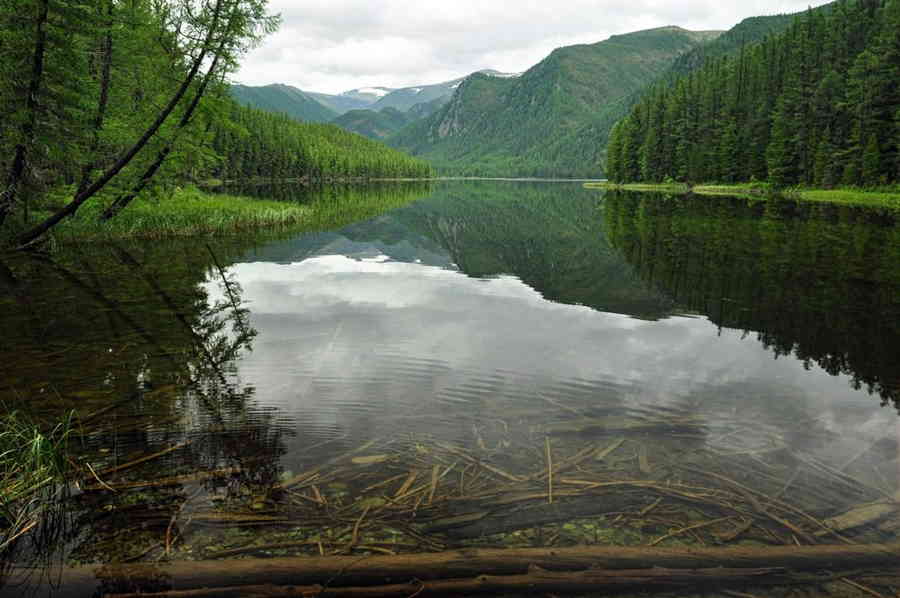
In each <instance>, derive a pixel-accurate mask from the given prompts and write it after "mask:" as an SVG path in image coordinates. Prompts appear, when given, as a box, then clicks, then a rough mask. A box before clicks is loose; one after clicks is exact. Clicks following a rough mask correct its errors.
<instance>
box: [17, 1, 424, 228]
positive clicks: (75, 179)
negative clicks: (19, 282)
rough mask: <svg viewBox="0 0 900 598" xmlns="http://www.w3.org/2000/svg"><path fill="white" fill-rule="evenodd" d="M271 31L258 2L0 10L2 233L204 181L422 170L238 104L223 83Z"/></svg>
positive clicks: (271, 20) (32, 4)
mask: <svg viewBox="0 0 900 598" xmlns="http://www.w3.org/2000/svg"><path fill="white" fill-rule="evenodd" d="M278 25H279V18H278V17H277V16H272V15H271V14H269V11H268V6H267V2H266V0H204V1H200V0H172V1H166V2H159V1H156V0H131V1H129V2H120V1H117V0H97V1H95V2H89V3H85V2H76V1H73V0H9V1H4V2H0V113H2V114H3V118H2V119H0V229H3V230H2V231H0V233H2V236H3V237H6V238H7V239H13V242H12V244H13V245H23V244H27V243H30V242H33V241H35V240H37V239H39V238H40V237H42V236H43V235H44V234H46V233H47V232H48V231H50V230H51V229H52V228H54V227H55V226H56V225H57V224H59V223H60V222H62V221H63V220H66V219H68V218H69V217H71V216H73V215H74V214H75V213H76V212H77V211H78V210H79V208H81V206H83V205H84V204H85V203H88V202H90V204H91V205H92V206H97V205H99V206H102V209H101V210H99V212H100V213H101V214H102V216H101V219H102V220H104V221H105V220H109V219H111V218H113V217H115V216H116V215H117V214H118V213H119V212H121V211H122V210H123V209H125V208H126V207H127V206H128V205H129V204H130V203H131V202H132V201H133V200H134V199H137V198H140V197H143V196H146V195H148V194H153V193H154V192H155V191H158V190H159V189H166V188H175V187H177V186H179V185H183V184H185V183H190V182H200V181H203V180H206V179H209V178H213V177H220V178H224V177H247V176H257V177H291V178H304V179H329V180H333V179H340V178H349V177H352V178H359V177H375V176H382V177H383V176H406V177H415V176H423V175H427V174H428V173H429V172H430V169H429V167H428V166H427V165H426V164H425V163H423V162H421V161H419V160H416V159H413V158H410V157H407V156H404V155H403V154H401V153H399V152H397V151H395V150H392V149H390V148H388V147H386V146H384V145H382V144H379V143H376V142H373V141H370V140H367V139H364V138H361V137H357V136H355V135H351V134H349V133H346V132H344V131H342V130H340V129H338V128H337V127H334V126H330V125H313V124H301V123H296V122H293V121H289V120H288V119H287V118H285V117H282V116H275V115H270V114H265V113H262V112H259V111H253V110H249V109H245V108H239V107H238V106H237V105H236V104H235V102H234V101H233V100H231V99H230V96H229V94H228V86H227V83H226V82H227V80H228V78H229V76H231V75H233V73H234V72H235V71H236V69H237V68H238V66H239V63H240V60H241V59H242V58H243V56H244V55H245V54H246V52H247V51H248V50H250V49H252V48H254V47H256V46H257V45H258V44H259V43H260V42H261V41H262V40H263V39H264V38H265V37H266V36H267V35H268V34H270V33H272V32H274V31H275V29H276V28H277V27H278ZM48 195H54V197H55V198H56V199H54V200H53V202H52V203H53V205H49V204H48V202H47V201H46V198H47V197H48ZM63 196H67V199H66V201H65V202H64V203H59V198H60V197H63Z"/></svg>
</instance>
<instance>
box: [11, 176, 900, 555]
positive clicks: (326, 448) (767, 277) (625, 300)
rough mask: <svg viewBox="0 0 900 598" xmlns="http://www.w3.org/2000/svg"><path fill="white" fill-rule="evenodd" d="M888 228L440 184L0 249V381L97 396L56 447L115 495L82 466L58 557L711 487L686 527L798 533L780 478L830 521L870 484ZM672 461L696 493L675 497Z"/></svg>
mask: <svg viewBox="0 0 900 598" xmlns="http://www.w3.org/2000/svg"><path fill="white" fill-rule="evenodd" d="M382 192H383V189H382ZM376 197H377V198H380V199H376V201H375V203H376V204H378V205H381V206H384V205H386V204H388V203H391V202H392V201H394V200H387V199H385V197H384V196H378V195H376ZM405 197H409V196H408V195H407V196H405ZM360 198H362V195H360ZM360 201H362V199H360ZM361 209H362V208H361ZM367 209H368V208H367ZM372 209H375V208H372ZM364 211H366V210H362V212H364ZM362 212H360V213H362ZM897 234H898V233H897V227H896V226H895V225H894V224H893V223H890V222H888V223H885V222H881V221H880V220H878V219H877V218H876V220H871V219H869V217H868V216H866V215H865V213H863V212H852V211H851V212H844V211H841V210H837V211H829V210H827V209H824V208H803V207H798V206H796V205H794V204H779V203H775V204H768V205H762V204H760V205H747V204H745V203H743V202H740V201H730V200H721V201H719V200H716V201H715V202H711V201H710V200H704V201H703V202H700V201H699V200H692V199H690V198H683V199H666V198H661V197H653V196H626V195H614V194H611V195H608V196H606V197H605V198H604V197H603V196H601V195H598V194H597V193H596V192H593V191H588V190H584V189H582V188H581V187H580V186H578V185H568V184H559V185H546V184H544V185H541V184H514V183H491V184H486V183H481V184H468V183H452V184H446V185H443V186H441V187H439V188H438V189H437V190H436V191H435V192H434V193H432V194H431V195H429V196H428V197H426V198H424V199H421V200H420V201H417V202H415V203H411V204H409V205H406V206H405V207H400V208H397V209H393V210H390V211H384V212H381V213H379V215H377V216H375V217H370V218H368V219H366V220H363V221H360V222H356V223H353V224H349V225H345V226H343V227H342V228H334V229H332V230H328V231H326V232H319V233H311V234H305V235H298V236H296V237H295V238H291V239H287V240H281V241H261V240H252V239H251V240H244V241H241V240H234V241H231V242H227V243H216V244H210V245H207V244H205V243H203V242H195V241H192V242H185V243H173V244H171V245H168V246H166V247H160V246H158V245H151V244H142V245H135V246H112V247H103V248H98V249H95V250H91V251H87V250H81V253H73V254H71V255H67V256H66V257H65V258H64V259H60V260H55V261H47V260H40V261H34V260H28V261H24V262H22V263H17V264H13V265H11V266H10V267H9V268H8V270H6V271H2V270H0V280H3V281H6V283H5V288H7V289H8V290H9V292H7V293H6V294H5V295H3V296H2V299H0V301H2V302H3V304H2V305H0V307H2V308H3V309H0V323H2V326H3V330H4V331H7V330H9V331H11V333H10V335H9V338H14V339H16V340H15V343H14V344H13V345H12V346H10V345H4V347H3V348H2V349H0V363H8V364H11V366H12V367H11V369H10V372H11V373H10V374H8V375H7V374H5V373H4V377H3V381H2V388H0V393H2V398H3V400H5V401H18V402H19V403H22V402H23V401H24V400H27V401H28V402H29V403H30V409H31V410H32V411H33V412H35V413H38V414H41V413H43V414H47V415H49V414H52V413H56V412H58V411H59V409H61V408H71V407H77V408H79V409H80V410H81V411H82V413H85V414H91V413H93V414H95V417H94V418H91V417H89V416H88V417H87V421H88V422H89V425H86V426H85V429H86V431H85V434H84V439H85V453H86V455H85V458H86V459H89V460H90V462H91V463H92V464H94V465H95V468H96V470H97V472H98V474H99V475H98V477H99V478H100V480H102V483H103V484H108V485H111V487H114V488H116V489H117V490H119V492H118V493H115V494H112V493H109V492H105V491H104V490H103V488H102V484H101V482H100V481H99V480H97V479H95V478H94V477H93V476H91V477H89V478H88V477H86V479H85V480H84V481H83V484H82V488H83V489H84V490H85V492H84V493H83V494H82V496H81V497H80V499H79V502H78V503H77V505H76V508H75V510H74V512H75V514H76V516H77V517H78V526H77V527H76V528H74V529H76V530H77V531H75V532H73V535H72V536H71V537H70V538H69V541H68V543H67V548H66V552H65V558H66V559H67V560H68V561H69V562H73V561H86V562H109V561H118V560H126V559H135V558H137V559H139V560H148V559H157V558H165V557H166V556H170V557H173V558H213V557H216V558H217V557H224V556H235V555H245V554H257V553H258V554H268V555H272V554H297V553H299V554H374V553H378V552H379V551H407V552H408V551H413V550H435V549H439V548H443V547H447V546H458V545H479V544H492V543H495V544H496V543H500V544H503V545H566V544H574V543H599V544H603V543H607V544H609V543H613V544H646V543H648V542H650V541H653V540H654V539H656V540H659V538H660V537H661V536H664V535H665V534H666V530H667V529H668V527H667V526H671V521H672V520H673V519H674V520H676V521H679V522H684V525H687V523H686V522H688V521H694V520H696V519H697V518H704V517H706V516H707V514H708V513H713V512H718V511H717V509H718V510H721V509H722V508H726V507H723V506H722V504H726V505H731V506H729V507H727V508H728V509H731V510H729V511H727V513H726V514H725V515H722V514H721V513H719V514H718V515H717V517H718V518H719V519H722V521H721V522H719V523H717V524H716V525H712V526H711V527H709V528H704V531H703V532H702V533H701V536H700V538H701V540H703V541H710V542H715V541H719V540H717V538H719V536H722V537H731V535H732V533H734V534H736V535H734V536H733V538H738V537H742V538H744V537H746V538H747V539H750V540H752V541H753V542H757V543H774V544H779V543H785V542H788V543H791V542H792V539H791V538H792V534H797V536H796V538H798V539H800V540H802V541H803V542H806V543H814V542H815V541H816V540H815V538H817V537H818V536H816V535H815V534H817V533H820V532H823V530H822V529H821V525H819V527H816V525H814V524H812V523H811V522H810V521H809V520H803V519H802V518H801V519H800V520H795V519H793V517H794V516H793V515H791V514H790V513H791V511H790V510H789V508H788V507H784V506H780V503H777V502H776V501H777V500H781V501H786V503H785V504H787V503H790V504H791V505H802V507H803V509H806V510H807V511H808V512H812V513H814V514H815V515H816V517H820V518H827V517H830V516H832V515H834V514H836V513H838V512H840V511H841V510H843V509H847V508H850V507H852V506H853V505H856V504H859V503H864V502H866V501H870V500H877V499H881V498H883V497H884V496H885V495H890V494H892V493H894V492H895V491H896V490H897V479H898V471H900V470H898V465H897V463H898V461H897V458H898V454H897V442H896V427H895V426H896V423H897V422H896V414H895V413H894V412H893V411H892V410H886V409H880V408H879V406H878V403H877V401H873V400H872V398H871V396H870V395H869V393H868V392H866V389H862V388H859V384H858V383H861V384H864V385H868V386H870V387H871V390H872V391H873V392H877V393H878V394H880V395H881V396H882V397H884V398H886V399H892V398H896V394H895V393H896V388H897V385H896V375H897V371H898V369H897V365H898V364H897V362H896V359H897V357H896V356H897V355H898V354H900V350H898V348H900V331H898V330H897V328H896V324H897V322H898V321H900V318H898V315H900V310H898V296H900V293H898V292H897V291H898V289H900V280H898V276H900V261H898V251H900V249H898V247H900V245H898V243H897ZM841 239H849V241H841ZM4 272H5V275H4ZM753 335H757V336H758V338H759V340H760V341H762V342H757V340H755V339H754V338H748V336H753ZM773 351H774V352H775V355H776V356H778V357H779V358H778V359H775V360H773ZM161 453H162V454H161ZM145 457H150V459H149V460H147V461H146V462H145V463H143V464H138V465H136V466H134V467H133V468H132V466H131V464H133V463H134V462H135V461H136V460H139V459H143V458H145ZM551 461H552V462H554V463H557V464H558V469H557V466H552V465H551V464H550V462H551ZM122 465H128V466H129V467H127V468H126V469H123V470H115V469H114V468H116V467H118V466H122ZM548 469H549V470H552V472H554V473H553V475H551V476H548V475H546V472H547V471H548ZM716 476H718V477H716ZM548 477H550V478H551V480H553V483H551V484H550V485H549V486H550V488H548V483H547V482H548ZM723 477H724V478H725V479H727V480H729V481H727V482H723V481H722V478H723ZM608 483H615V484H621V486H617V487H616V488H617V490H616V491H611V490H610V489H609V488H608ZM733 483H739V484H741V485H743V486H744V487H750V488H752V489H755V490H753V491H758V492H761V493H763V494H764V495H766V496H768V497H770V498H769V499H767V501H768V502H766V503H765V504H766V505H767V508H768V510H767V509H766V508H758V507H759V505H760V503H759V497H755V498H754V497H751V498H747V495H746V490H736V488H737V486H734V485H733ZM553 484H557V486H556V487H555V488H554V487H553ZM692 488H693V489H692ZM696 488H702V489H704V494H703V496H706V497H714V498H715V500H716V501H719V502H717V503H715V504H713V503H709V504H706V503H704V506H703V509H700V510H699V511H690V510H689V509H687V510H686V507H684V504H686V502H690V501H689V500H688V501H686V497H687V496H688V495H691V496H695V497H696V494H691V493H696ZM667 492H668V493H669V494H666V493H667ZM553 493H555V494H553ZM672 493H675V495H674V496H675V500H674V502H671V503H670V502H667V501H671V500H672V499H673V494H672ZM679 493H680V494H679ZM751 494H752V492H751ZM551 495H553V496H554V497H555V498H554V501H553V502H550V501H549V500H548V499H549V498H550V496H551ZM771 497H777V498H776V499H771ZM679 501H680V502H679ZM701 503H702V501H701ZM658 505H662V507H661V509H662V510H663V513H662V514H660V515H659V517H658V519H654V517H653V516H649V517H648V516H647V513H649V512H650V511H649V510H647V509H650V510H652V509H655V508H657V506H658ZM679 505H680V506H679ZM645 510H646V511H645ZM772 510H774V514H775V516H776V518H775V519H773V518H772V517H771V515H772V514H773V511H772ZM610 512H614V513H616V514H615V515H610ZM623 513H624V514H623ZM607 516H608V517H609V518H608V519H604V518H605V517H607ZM616 517H619V518H618V519H616ZM666 517H668V519H666ZM786 517H787V518H788V519H790V520H791V521H790V522H789V523H788V525H787V526H786V525H785V524H784V521H786V520H787V519H785V518H786ZM613 521H615V522H616V523H615V524H613V523H611V522H613ZM622 522H624V523H622ZM792 522H793V523H792ZM576 523H577V525H576ZM564 525H573V526H576V527H575V528H568V527H564ZM791 525H793V526H795V527H796V528H797V529H798V530H799V532H795V531H792V529H791V527H789V526H791ZM545 526H556V527H554V528H553V529H545ZM560 526H563V527H560ZM731 528H734V529H731ZM573 529H574V530H575V531H573ZM891 529H892V528H891ZM891 529H881V528H877V529H873V528H871V526H870V527H869V528H865V529H864V530H863V531H861V532H857V531H854V532H853V533H854V534H856V533H858V536H854V538H855V539H860V540H866V541H868V540H872V539H873V538H874V539H885V538H888V537H894V536H895V535H896V531H897V530H896V529H894V530H893V531H891ZM735 530H737V531H735ZM703 534H718V535H715V536H711V535H706V536H704V535H703ZM865 534H869V535H865ZM125 535H127V537H128V539H129V542H127V543H123V541H122V538H123V536H125ZM810 539H812V540H810ZM659 541H662V540H659ZM666 541H667V542H668V540H666ZM679 541H680V540H679ZM20 550H22V551H23V554H24V553H26V552H27V550H24V549H20ZM20 558H21V557H20Z"/></svg>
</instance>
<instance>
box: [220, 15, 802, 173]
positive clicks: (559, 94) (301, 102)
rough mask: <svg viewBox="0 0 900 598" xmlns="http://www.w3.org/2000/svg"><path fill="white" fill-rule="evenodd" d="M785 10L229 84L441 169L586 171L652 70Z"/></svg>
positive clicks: (704, 53)
mask: <svg viewBox="0 0 900 598" xmlns="http://www.w3.org/2000/svg"><path fill="white" fill-rule="evenodd" d="M793 19H794V15H776V16H769V17H754V18H750V19H746V20H745V21H742V22H741V23H740V24H738V25H737V26H735V27H734V28H732V29H731V30H729V31H727V32H722V31H689V30H686V29H682V28H680V27H673V26H669V27H659V28H655V29H649V30H644V31H638V32H634V33H628V34H623V35H615V36H612V37H610V38H609V39H607V40H604V41H601V42H598V43H595V44H581V45H574V46H567V47H562V48H558V49H556V50H554V51H553V52H552V53H551V54H550V55H549V56H547V57H546V58H545V59H543V60H542V61H540V62H539V63H538V64H536V65H535V66H533V67H531V68H530V69H528V70H527V71H525V72H524V73H515V74H510V73H500V72H498V71H492V70H482V71H478V72H475V73H473V74H471V75H469V76H467V77H462V78H459V79H454V80H452V81H446V82H443V83H438V84H431V85H418V86H411V87H404V88H399V89H394V88H388V87H370V88H360V89H354V90H351V91H347V92H344V93H341V94H335V95H329V94H320V93H313V92H307V91H302V90H299V89H296V88H293V87H290V86H287V85H280V84H276V85H269V86H264V87H255V88H251V87H246V86H233V88H232V93H233V95H234V96H235V98H237V99H238V101H240V102H242V103H246V104H252V105H254V106H256V107H259V108H263V109H266V110H274V111H280V112H284V113H286V114H289V115H290V116H292V117H293V118H297V119H300V120H309V121H315V122H333V123H334V124H336V125H338V126H341V127H342V128H345V129H347V130H349V131H351V132H355V133H359V134H362V135H365V136H367V137H371V138H375V139H380V140H383V141H385V142H387V143H388V144H389V145H392V146H394V147H396V148H398V149H401V150H404V151H406V152H408V153H411V154H413V155H416V156H420V157H422V158H424V159H426V160H428V161H429V162H430V163H432V164H433V165H434V166H435V168H436V169H437V171H438V172H439V173H442V174H452V175H468V176H537V177H544V176H555V177H567V176H568V177H597V176H600V175H601V174H602V173H603V170H602V164H603V161H604V158H605V148H606V145H607V141H608V138H609V134H610V131H611V130H612V127H613V126H614V125H615V123H616V122H617V121H619V120H620V119H621V118H622V117H623V116H625V115H626V114H627V113H628V111H629V110H630V109H631V107H632V106H633V105H634V104H635V103H636V102H637V101H638V100H639V99H640V97H641V96H642V94H643V93H645V92H646V90H647V89H648V88H650V87H651V86H652V85H653V84H654V83H655V82H658V81H663V80H665V79H666V78H675V77H677V76H680V75H684V74H686V73H689V72H692V71H693V70H696V69H697V68H700V67H701V66H702V65H703V64H704V63H706V62H707V61H708V60H710V59H713V58H717V57H721V56H727V55H730V54H733V53H735V52H738V51H740V49H741V48H742V47H744V46H745V45H747V44H752V43H755V42H757V41H759V40H761V39H763V38H765V37H766V36H768V35H773V34H777V33H780V32H782V31H784V30H785V29H787V27H788V26H789V25H790V24H791V22H793Z"/></svg>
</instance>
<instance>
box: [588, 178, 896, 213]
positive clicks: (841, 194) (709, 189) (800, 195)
mask: <svg viewBox="0 0 900 598" xmlns="http://www.w3.org/2000/svg"><path fill="white" fill-rule="evenodd" d="M585 187H588V188H590V189H618V190H624V191H651V192H657V193H696V194H697V195H713V196H715V195H721V196H729V197H752V198H762V197H768V196H770V195H778V196H781V197H786V198H789V199H799V200H803V201H814V202H821V203H833V204H844V205H856V206H867V207H874V208H888V209H891V210H898V211H900V189H898V190H894V191H891V190H887V191H882V190H867V189H854V188H842V189H805V188H793V189H785V190H783V191H779V192H775V191H773V190H772V189H771V188H769V186H768V185H766V184H765V183H739V184H734V185H694V186H693V187H690V186H688V185H685V184H682V183H661V184H652V183H631V184H625V185H620V184H616V183H586V184H585Z"/></svg>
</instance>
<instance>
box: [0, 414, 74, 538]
mask: <svg viewBox="0 0 900 598" xmlns="http://www.w3.org/2000/svg"><path fill="white" fill-rule="evenodd" d="M73 427H74V412H70V413H69V414H68V415H67V416H66V417H65V419H63V421H61V422H59V423H57V424H56V425H55V426H53V427H52V429H50V430H49V431H48V430H46V429H45V427H43V426H41V425H40V424H38V423H37V422H35V421H34V420H32V419H31V418H29V417H28V416H26V415H24V414H23V413H21V412H19V411H10V412H8V413H6V414H4V415H2V416H0V552H2V551H3V550H6V549H7V548H9V547H10V546H11V545H12V543H13V542H15V540H16V539H17V538H19V537H21V536H23V535H25V534H27V533H28V532H29V531H31V530H32V529H34V528H35V527H36V526H37V525H38V522H39V521H40V517H41V514H42V512H44V511H45V510H46V509H47V508H48V507H49V506H50V505H51V504H52V503H53V502H54V501H53V499H54V498H55V497H56V496H57V495H58V493H59V490H60V487H61V485H63V484H64V482H65V480H66V479H67V477H68V474H69V472H70V471H71V466H70V461H69V459H68V449H69V439H70V436H71V433H72V430H73Z"/></svg>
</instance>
